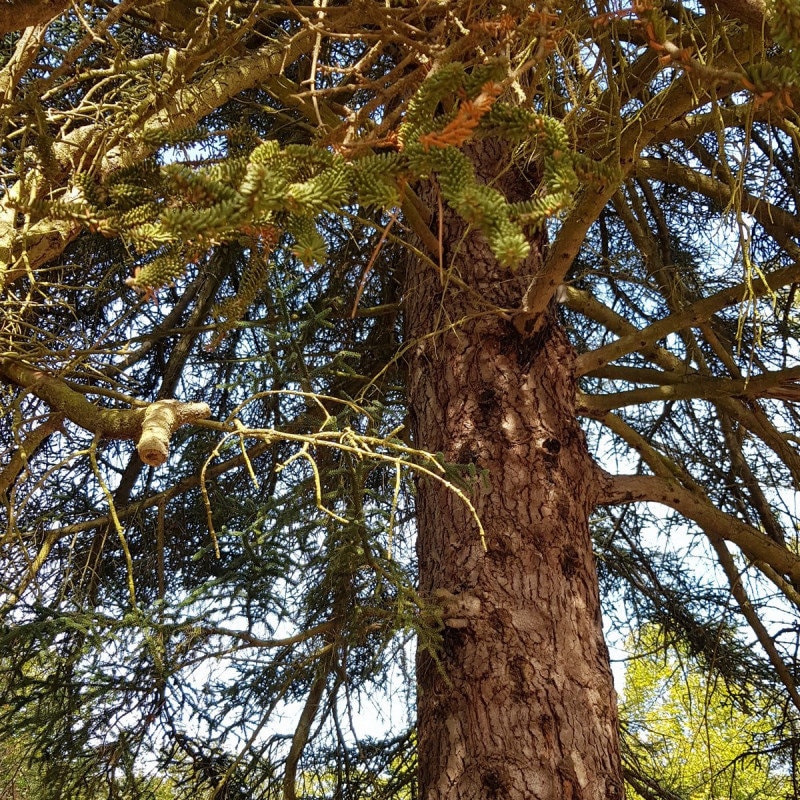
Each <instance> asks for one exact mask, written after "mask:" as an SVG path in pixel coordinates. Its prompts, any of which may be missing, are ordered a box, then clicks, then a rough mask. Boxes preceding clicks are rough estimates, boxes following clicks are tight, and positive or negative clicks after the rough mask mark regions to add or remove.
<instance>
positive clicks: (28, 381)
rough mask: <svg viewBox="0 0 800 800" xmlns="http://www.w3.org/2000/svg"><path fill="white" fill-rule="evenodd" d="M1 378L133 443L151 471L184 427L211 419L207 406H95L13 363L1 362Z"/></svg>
mask: <svg viewBox="0 0 800 800" xmlns="http://www.w3.org/2000/svg"><path fill="white" fill-rule="evenodd" d="M0 377H2V378H4V379H5V380H6V381H8V382H10V383H13V384H16V385H17V386H20V387H22V388H23V389H27V390H28V391H29V392H32V393H33V394H34V395H36V397H38V398H39V399H40V400H44V402H45V403H47V404H48V405H49V406H50V408H51V409H52V410H53V411H57V412H60V413H61V414H63V415H64V416H65V417H66V418H67V419H69V420H70V421H72V422H74V423H75V424H76V425H79V426H80V427H81V428H84V429H85V430H87V431H89V432H91V433H93V434H95V436H98V437H100V438H104V439H132V440H134V441H135V442H136V449H137V451H138V453H139V457H140V458H141V459H142V461H144V463H145V464H148V465H150V466H152V467H158V466H161V464H163V463H164V462H165V461H166V460H167V456H168V455H169V440H170V437H171V436H172V434H173V432H174V431H175V430H177V429H178V428H179V427H180V426H181V425H185V424H188V423H191V422H196V421H197V420H200V419H205V418H206V417H209V416H210V415H211V409H210V408H209V406H208V404H207V403H181V402H180V401H178V400H158V401H156V402H155V403H150V404H149V405H146V406H144V407H142V408H104V407H103V406H96V405H95V404H94V403H92V402H90V401H89V400H87V399H86V397H84V395H83V394H82V393H81V392H78V391H76V390H75V389H72V388H70V387H69V386H68V385H67V384H66V383H65V382H64V381H63V380H61V379H60V378H56V377H55V376H53V375H48V374H47V373H44V372H41V371H40V370H36V369H33V368H32V367H29V366H26V365H25V364H22V363H20V362H18V361H12V360H11V359H2V360H0Z"/></svg>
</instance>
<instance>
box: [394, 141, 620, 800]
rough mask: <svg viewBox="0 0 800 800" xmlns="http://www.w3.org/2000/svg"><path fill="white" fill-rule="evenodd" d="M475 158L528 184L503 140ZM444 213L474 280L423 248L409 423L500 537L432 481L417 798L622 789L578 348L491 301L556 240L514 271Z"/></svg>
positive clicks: (506, 185)
mask: <svg viewBox="0 0 800 800" xmlns="http://www.w3.org/2000/svg"><path fill="white" fill-rule="evenodd" d="M473 158H474V159H475V161H476V169H477V171H478V172H479V174H482V175H483V176H492V175H500V176H501V178H500V180H499V181H498V182H497V185H498V186H499V188H500V189H501V190H502V191H504V192H505V194H506V195H507V196H508V197H509V199H511V200H518V199H521V197H523V196H526V195H527V194H529V192H530V184H529V183H528V182H527V181H526V180H525V178H524V176H523V175H521V174H520V173H518V172H515V171H514V170H513V169H511V170H509V169H508V158H507V154H506V153H505V152H504V151H503V150H502V148H501V147H500V146H499V145H497V144H496V143H494V142H484V143H482V144H481V145H480V146H476V147H475V148H474V150H473ZM437 205H438V204H437V201H436V200H435V199H432V202H431V208H433V209H436V208H437ZM443 213H444V217H443V219H442V220H441V230H442V251H443V256H444V260H443V263H444V265H445V267H448V266H449V267H451V268H452V269H453V271H454V273H455V274H457V277H458V278H459V279H460V281H463V284H460V281H459V282H458V283H459V284H460V288H459V287H457V286H456V283H457V282H456V281H454V280H451V279H449V277H448V274H447V272H445V273H444V274H439V272H438V271H437V270H436V269H435V268H433V267H432V266H431V265H430V263H427V264H426V263H425V262H423V261H422V260H420V261H416V262H415V263H412V264H410V266H409V271H408V278H407V287H406V303H407V307H406V315H407V316H406V320H407V333H408V336H409V339H410V341H412V342H413V346H412V348H411V350H410V353H409V379H410V403H411V413H412V424H413V430H414V436H415V438H416V442H417V443H418V444H419V445H420V446H422V447H424V448H426V449H429V450H432V451H441V452H442V453H443V454H444V455H445V457H446V458H447V459H448V460H449V461H451V462H459V463H471V464H474V465H475V467H476V468H477V470H478V473H479V477H478V478H477V479H475V480H474V481H473V484H472V490H471V495H472V499H473V502H474V503H475V506H476V508H477V510H478V512H479V514H480V517H481V520H482V523H483V525H484V528H485V530H486V544H487V550H486V551H484V550H483V547H482V544H481V541H480V537H479V535H478V531H477V528H476V525H475V522H474V520H472V519H471V517H470V514H469V512H468V511H467V509H466V508H465V507H464V504H463V503H462V502H461V501H460V500H459V498H458V497H457V496H456V495H455V494H453V493H451V492H448V491H447V490H446V489H442V488H441V487H440V486H438V485H436V484H434V483H428V482H424V481H421V482H420V484H419V487H418V497H417V503H418V527H419V530H418V555H419V570H420V578H419V580H420V589H421V592H422V593H423V594H425V595H427V596H429V597H431V598H432V599H434V600H439V602H442V603H443V606H444V607H443V617H444V619H445V627H444V631H443V647H442V651H441V653H440V658H441V667H442V669H440V668H439V665H437V664H436V662H435V661H434V659H432V658H431V656H430V654H428V653H427V652H420V654H419V656H418V664H417V668H418V687H419V698H418V714H419V721H418V723H419V730H418V735H419V758H420V772H419V779H420V797H421V798H423V800H476V798H482V799H485V800H490V799H491V798H503V800H518V799H520V798H525V799H526V800H533V798H536V800H568V799H569V798H573V799H574V800H577V798H581V800H601V798H602V800H610V799H613V798H621V797H622V796H623V795H622V792H623V790H622V781H621V772H620V766H619V751H618V743H617V735H618V734H617V715H616V696H615V693H614V689H613V683H612V677H611V672H610V667H609V662H608V653H607V649H606V646H605V643H604V640H603V635H602V627H601V620H600V608H599V596H598V586H597V577H596V570H595V564H594V559H593V555H592V549H591V542H590V537H589V526H588V515H589V511H590V508H591V506H592V502H593V498H592V494H593V489H592V476H593V474H594V468H593V465H592V462H591V460H590V457H589V455H588V452H587V449H586V445H585V440H584V437H583V434H582V431H581V430H580V427H579V426H578V424H577V422H576V418H575V413H574V412H575V410H574V398H575V387H574V380H573V377H572V369H573V363H574V356H573V353H572V350H571V348H570V346H569V343H568V341H567V339H566V337H565V335H564V332H563V331H562V329H561V328H560V326H559V325H558V323H557V321H556V320H555V318H554V316H553V315H552V312H548V319H547V321H546V322H545V324H539V325H536V328H537V330H538V332H537V333H536V335H535V336H534V337H527V338H526V337H525V336H522V335H520V334H519V333H518V332H517V330H516V328H515V327H514V324H513V323H512V322H511V321H510V317H509V315H502V314H498V313H496V312H492V311H491V308H490V306H491V305H495V306H498V307H501V308H506V309H513V308H515V307H516V306H517V305H518V304H519V302H520V300H521V298H522V296H523V295H524V292H525V288H526V286H527V285H528V283H529V281H530V278H531V276H532V274H533V272H534V271H535V269H536V268H537V266H539V265H540V264H541V247H542V245H543V241H542V240H539V248H538V251H539V252H537V253H535V254H534V255H533V256H532V257H531V258H530V260H529V262H528V263H527V264H526V265H525V267H524V269H522V270H520V271H519V272H518V273H516V274H511V273H509V272H508V271H504V270H501V269H500V268H499V267H498V266H497V265H496V262H495V260H494V259H493V257H492V256H491V254H490V252H489V250H488V248H487V246H486V244H485V241H484V240H483V238H482V237H481V236H480V235H477V234H475V233H473V232H465V228H464V225H463V223H461V222H460V220H459V219H458V218H457V217H455V215H453V214H452V213H451V212H449V211H448V210H447V209H444V212H443ZM437 222H438V220H434V224H433V225H432V230H434V231H436V230H437V227H436V226H437ZM534 249H536V248H534Z"/></svg>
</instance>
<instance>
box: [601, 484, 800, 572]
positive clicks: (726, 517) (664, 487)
mask: <svg viewBox="0 0 800 800" xmlns="http://www.w3.org/2000/svg"><path fill="white" fill-rule="evenodd" d="M639 502H652V503H660V504H661V505H665V506H668V507H669V508H674V509H675V510H676V511H678V512H680V513H681V514H683V516H684V517H686V518H687V519H690V520H692V521H693V522H696V523H697V524H698V525H699V526H700V528H702V530H703V531H705V532H706V533H707V534H709V536H713V537H718V538H719V539H724V540H726V541H729V542H733V544H735V545H736V546H737V547H738V548H739V549H740V550H741V551H742V552H743V553H744V554H745V555H746V556H747V557H748V558H750V559H752V560H753V561H763V562H765V563H766V564H769V565H770V566H771V567H772V568H773V569H774V570H775V571H776V572H778V573H780V574H781V575H786V576H787V577H789V578H790V579H791V580H792V582H794V583H798V582H800V557H798V556H797V555H795V554H794V553H792V552H791V551H790V550H788V549H787V548H785V547H781V546H780V545H779V544H777V543H776V542H774V541H773V540H772V539H770V538H769V537H768V536H766V535H765V534H763V533H762V532H761V531H759V530H758V529H756V528H754V527H752V526H751V525H748V524H747V523H745V522H742V521H741V520H739V519H736V517H733V516H731V515H730V514H726V513H725V512H724V511H720V510H719V509H718V508H717V507H716V506H715V505H714V504H713V503H712V502H711V501H710V500H709V499H708V498H707V497H705V496H704V495H700V494H699V493H698V492H695V491H692V490H690V489H687V488H686V487H685V486H683V485H682V484H681V483H680V482H679V481H678V480H677V478H674V477H671V476H666V475H610V474H607V473H606V475H605V479H604V485H603V490H602V497H601V499H600V500H599V502H598V505H622V504H625V503H639Z"/></svg>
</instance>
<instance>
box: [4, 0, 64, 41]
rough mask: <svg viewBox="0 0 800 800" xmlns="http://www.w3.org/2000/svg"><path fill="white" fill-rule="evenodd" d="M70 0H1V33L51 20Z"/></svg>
mask: <svg viewBox="0 0 800 800" xmlns="http://www.w3.org/2000/svg"><path fill="white" fill-rule="evenodd" d="M69 4H70V0H0V34H5V33H10V32H11V31H21V30H22V29H23V28H30V27H32V26H34V25H41V24H42V23H44V22H50V20H51V19H53V18H54V17H57V16H58V15H59V14H60V13H61V12H62V11H63V10H64V9H65V8H66V7H67V6H68V5H69Z"/></svg>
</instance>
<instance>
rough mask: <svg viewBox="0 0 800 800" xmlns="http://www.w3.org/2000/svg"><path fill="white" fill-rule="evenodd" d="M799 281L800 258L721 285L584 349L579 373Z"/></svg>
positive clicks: (641, 349) (577, 365) (646, 348)
mask: <svg viewBox="0 0 800 800" xmlns="http://www.w3.org/2000/svg"><path fill="white" fill-rule="evenodd" d="M797 281H800V262H798V263H796V264H793V265H792V266H791V267H785V268H784V269H778V270H775V271H774V272H771V273H770V274H769V275H767V276H766V280H764V279H763V278H760V277H759V278H756V279H755V280H753V281H752V282H750V283H744V282H743V283H738V284H736V285H735V286H731V287H730V288H728V289H722V290H721V291H719V292H716V293H715V294H712V295H710V296H709V297H704V298H703V299H702V300H698V301H697V302H695V303H692V305H690V306H688V307H687V308H685V309H683V310H682V311H679V312H676V313H675V314H670V315H669V316H668V317H664V319H660V320H657V321H656V322H654V323H652V324H651V325H648V326H647V327H646V328H643V329H641V330H637V331H636V332H635V333H630V334H626V335H625V336H621V337H620V338H619V339H617V341H615V342H611V343H610V344H607V345H604V346H603V347H599V348H598V349H597V350H592V351H590V352H588V353H582V354H581V355H580V356H578V358H577V360H576V363H575V372H576V375H586V374H588V373H589V372H591V371H593V370H595V369H597V368H598V367H603V366H605V365H606V364H608V363H609V362H610V361H615V360H616V359H618V358H621V357H622V356H624V355H627V354H628V353H633V352H636V351H647V350H648V349H649V348H652V347H654V346H655V343H656V342H657V341H658V340H659V339H663V338H664V337H665V336H668V335H669V334H670V333H675V332H676V331H679V330H681V329H683V328H692V327H696V326H698V325H700V324H701V323H703V322H706V321H707V320H709V319H710V318H711V317H712V316H713V315H714V314H716V313H717V312H718V311H721V310H722V309H723V308H726V307H727V306H732V305H736V304H737V303H741V302H742V301H743V300H744V299H746V298H751V299H753V298H757V297H763V296H764V295H765V294H769V293H770V292H774V291H777V290H778V289H780V288H781V287H782V286H786V285H788V284H791V283H795V282H797Z"/></svg>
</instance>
